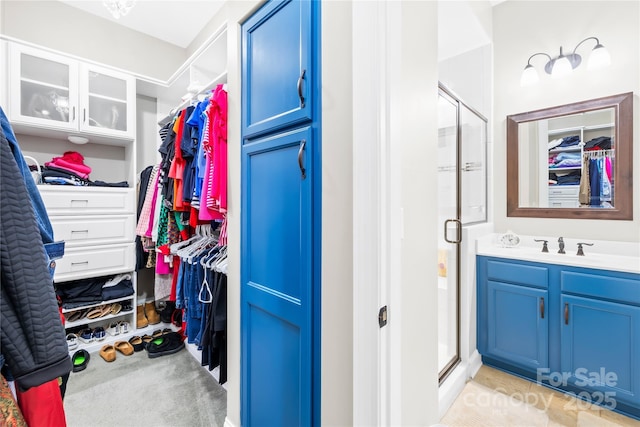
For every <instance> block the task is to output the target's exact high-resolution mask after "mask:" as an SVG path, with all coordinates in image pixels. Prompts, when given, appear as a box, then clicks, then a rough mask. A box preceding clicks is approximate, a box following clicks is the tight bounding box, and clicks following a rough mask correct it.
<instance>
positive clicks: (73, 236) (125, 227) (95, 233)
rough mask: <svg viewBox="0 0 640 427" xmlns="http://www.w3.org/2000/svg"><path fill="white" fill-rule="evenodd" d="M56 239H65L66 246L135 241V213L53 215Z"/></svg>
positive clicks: (52, 220) (52, 221)
mask: <svg viewBox="0 0 640 427" xmlns="http://www.w3.org/2000/svg"><path fill="white" fill-rule="evenodd" d="M50 220H51V225H52V226H53V234H54V236H55V238H56V240H64V242H65V247H66V248H70V247H75V246H81V245H83V246H87V245H105V244H111V243H125V242H133V241H135V227H136V221H135V215H133V214H129V215H117V216H116V215H114V216H103V215H94V216H83V217H73V216H52V217H51V218H50Z"/></svg>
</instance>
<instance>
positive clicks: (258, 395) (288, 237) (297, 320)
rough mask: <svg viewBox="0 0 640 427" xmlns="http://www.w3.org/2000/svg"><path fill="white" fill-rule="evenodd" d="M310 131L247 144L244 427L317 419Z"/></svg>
mask: <svg viewBox="0 0 640 427" xmlns="http://www.w3.org/2000/svg"><path fill="white" fill-rule="evenodd" d="M312 133H313V131H312V128H311V127H310V126H309V127H303V128H300V129H295V130H291V131H287V132H283V133H278V134H275V135H269V136H265V137H262V138H259V139H253V140H247V141H245V144H244V145H243V148H242V170H243V182H242V249H241V251H242V267H241V275H242V278H241V282H242V289H241V291H242V292H241V293H242V296H241V303H242V314H241V316H242V319H241V321H242V332H241V334H242V372H241V374H242V391H241V396H242V418H243V420H242V425H244V426H309V425H312V424H313V423H312V398H313V392H312V386H313V383H312V375H313V366H312V363H313V289H312V284H313V270H312V268H313V266H312V259H313V253H312V250H313V245H312V244H313V236H312V221H313V206H312V204H313V200H312V189H313V173H310V172H311V171H310V168H311V165H312V163H313V152H314V147H313V145H314V144H313V135H312ZM303 168H304V170H305V173H304V176H303V173H302V169H303Z"/></svg>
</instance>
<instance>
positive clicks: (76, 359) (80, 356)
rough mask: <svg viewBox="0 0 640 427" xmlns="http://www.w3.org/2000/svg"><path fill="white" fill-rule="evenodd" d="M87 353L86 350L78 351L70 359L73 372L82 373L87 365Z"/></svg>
mask: <svg viewBox="0 0 640 427" xmlns="http://www.w3.org/2000/svg"><path fill="white" fill-rule="evenodd" d="M90 357H91V356H89V353H88V352H87V350H78V351H76V352H75V353H73V356H72V357H71V363H72V364H73V372H80V371H84V370H85V368H86V367H87V365H88V364H89V358H90Z"/></svg>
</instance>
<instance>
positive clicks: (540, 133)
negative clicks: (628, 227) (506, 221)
mask: <svg viewBox="0 0 640 427" xmlns="http://www.w3.org/2000/svg"><path fill="white" fill-rule="evenodd" d="M632 187H633V93H631V92H629V93H623V94H620V95H613V96H608V97H604V98H598V99H591V100H588V101H583V102H576V103H573V104H567V105H560V106H556V107H551V108H545V109H541V110H536V111H529V112H525V113H520V114H514V115H510V116H507V216H510V217H544V218H569V219H609V220H632V219H633V188H632Z"/></svg>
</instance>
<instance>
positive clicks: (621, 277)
mask: <svg viewBox="0 0 640 427" xmlns="http://www.w3.org/2000/svg"><path fill="white" fill-rule="evenodd" d="M522 240H523V241H524V242H523V244H522V245H519V246H517V247H502V245H500V243H499V240H497V239H496V238H495V237H493V238H492V237H488V238H486V239H480V240H479V241H478V247H477V290H478V317H477V330H478V337H477V338H478V351H479V352H480V354H481V355H482V360H483V363H485V364H487V365H490V366H494V367H496V368H499V369H503V370H505V371H508V372H511V373H513V374H516V375H519V376H522V377H525V378H528V379H530V380H533V381H536V382H539V383H541V384H544V385H546V386H549V387H552V388H556V389H558V390H562V391H564V392H567V393H570V394H573V395H575V396H577V397H578V398H581V399H583V400H586V401H589V402H592V403H596V404H599V405H602V406H604V407H607V408H609V409H613V410H615V411H618V412H621V413H624V414H626V415H630V416H632V417H635V418H639V419H640V256H638V255H639V254H638V253H637V251H638V245H637V244H631V243H624V242H619V244H614V243H613V242H597V243H596V246H595V247H588V248H586V249H585V250H584V252H585V253H586V254H585V255H584V256H579V255H577V251H576V247H577V242H578V240H576V241H575V242H574V241H572V240H567V239H565V241H566V242H567V244H566V247H567V250H566V254H558V253H557V250H558V244H557V243H556V242H554V241H553V240H551V238H548V239H545V240H549V252H548V253H543V252H542V251H541V248H542V243H540V242H534V239H533V237H526V238H523V239H522ZM599 247H600V250H603V252H602V253H598V252H597V250H596V248H599Z"/></svg>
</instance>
